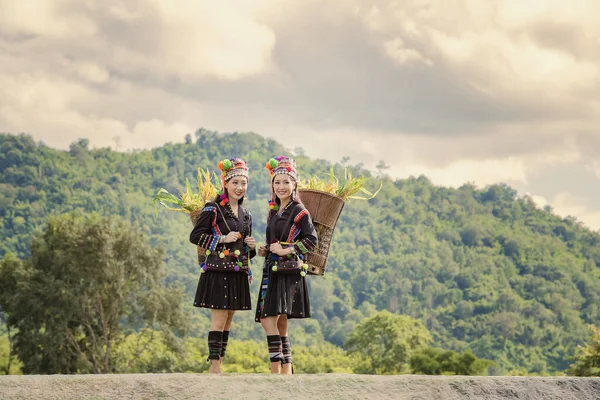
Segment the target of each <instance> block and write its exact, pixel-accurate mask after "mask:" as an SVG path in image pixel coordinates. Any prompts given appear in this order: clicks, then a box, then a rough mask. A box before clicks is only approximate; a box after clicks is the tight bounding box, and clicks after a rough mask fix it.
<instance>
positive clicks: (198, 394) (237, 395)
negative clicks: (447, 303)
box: [0, 374, 600, 400]
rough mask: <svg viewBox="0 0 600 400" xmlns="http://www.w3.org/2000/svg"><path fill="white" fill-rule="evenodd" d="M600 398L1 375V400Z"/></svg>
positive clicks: (279, 379) (567, 391)
mask: <svg viewBox="0 0 600 400" xmlns="http://www.w3.org/2000/svg"><path fill="white" fill-rule="evenodd" d="M232 398H233V399H245V400H251V399H284V398H296V399H365V400H370V399H373V400H375V399H377V400H379V399H444V400H453V399H545V400H546V399H561V400H567V399H594V400H597V399H600V378H573V377H470V376H420V375H400V376H372V375H347V374H324V375H300V374H299V375H293V376H271V375H262V374H256V375H252V374H224V375H221V376H213V375H208V374H136V375H74V376H66V375H29V376H0V399H49V400H50V399H61V400H62V399H94V400H100V399H232Z"/></svg>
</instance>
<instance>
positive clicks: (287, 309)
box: [259, 272, 310, 319]
mask: <svg viewBox="0 0 600 400" xmlns="http://www.w3.org/2000/svg"><path fill="white" fill-rule="evenodd" d="M261 297H263V296H261ZM260 300H261V299H259V306H262V309H261V310H260V318H264V317H274V316H277V315H281V314H286V315H287V317H288V319H291V318H310V299H309V297H308V287H307V285H306V277H304V276H300V275H299V274H293V275H292V274H278V273H272V272H271V273H270V274H269V277H268V283H267V288H266V291H265V292H264V298H263V299H262V300H263V301H262V304H261V302H260Z"/></svg>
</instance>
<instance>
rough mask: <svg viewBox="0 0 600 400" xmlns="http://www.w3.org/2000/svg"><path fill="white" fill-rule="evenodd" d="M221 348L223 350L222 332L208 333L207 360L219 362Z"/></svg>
mask: <svg viewBox="0 0 600 400" xmlns="http://www.w3.org/2000/svg"><path fill="white" fill-rule="evenodd" d="M222 348H223V332H222V331H210V332H208V359H207V360H220V359H221V351H222Z"/></svg>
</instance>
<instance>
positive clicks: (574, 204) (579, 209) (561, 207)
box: [550, 193, 600, 230]
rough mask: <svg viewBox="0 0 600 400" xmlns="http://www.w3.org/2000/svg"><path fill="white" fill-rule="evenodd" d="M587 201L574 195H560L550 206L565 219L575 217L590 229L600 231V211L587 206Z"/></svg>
mask: <svg viewBox="0 0 600 400" xmlns="http://www.w3.org/2000/svg"><path fill="white" fill-rule="evenodd" d="M586 200H587V199H584V198H580V197H578V196H576V195H573V194H572V193H558V194H557V195H556V196H555V197H554V199H553V200H552V202H551V203H550V204H551V205H552V208H553V209H554V212H555V213H556V214H558V215H560V216H563V217H567V216H575V217H577V219H578V220H580V221H583V222H584V223H585V225H587V226H589V227H590V228H592V229H594V230H600V210H597V209H596V210H593V209H590V208H589V207H587V206H585V203H587V201H586Z"/></svg>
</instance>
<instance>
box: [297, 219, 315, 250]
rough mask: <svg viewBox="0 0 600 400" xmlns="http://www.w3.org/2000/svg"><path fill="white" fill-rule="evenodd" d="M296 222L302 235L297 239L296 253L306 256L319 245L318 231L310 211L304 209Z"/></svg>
mask: <svg viewBox="0 0 600 400" xmlns="http://www.w3.org/2000/svg"><path fill="white" fill-rule="evenodd" d="M294 222H295V223H296V226H297V227H298V228H299V229H300V233H299V234H298V236H297V237H296V239H295V244H294V250H295V252H296V253H297V254H306V253H308V252H309V251H312V250H314V248H315V247H316V246H317V243H318V238H317V231H316V230H315V226H314V225H313V222H312V218H311V216H310V213H309V212H308V210H306V209H304V210H302V211H301V212H300V213H298V215H297V216H296V218H294Z"/></svg>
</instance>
